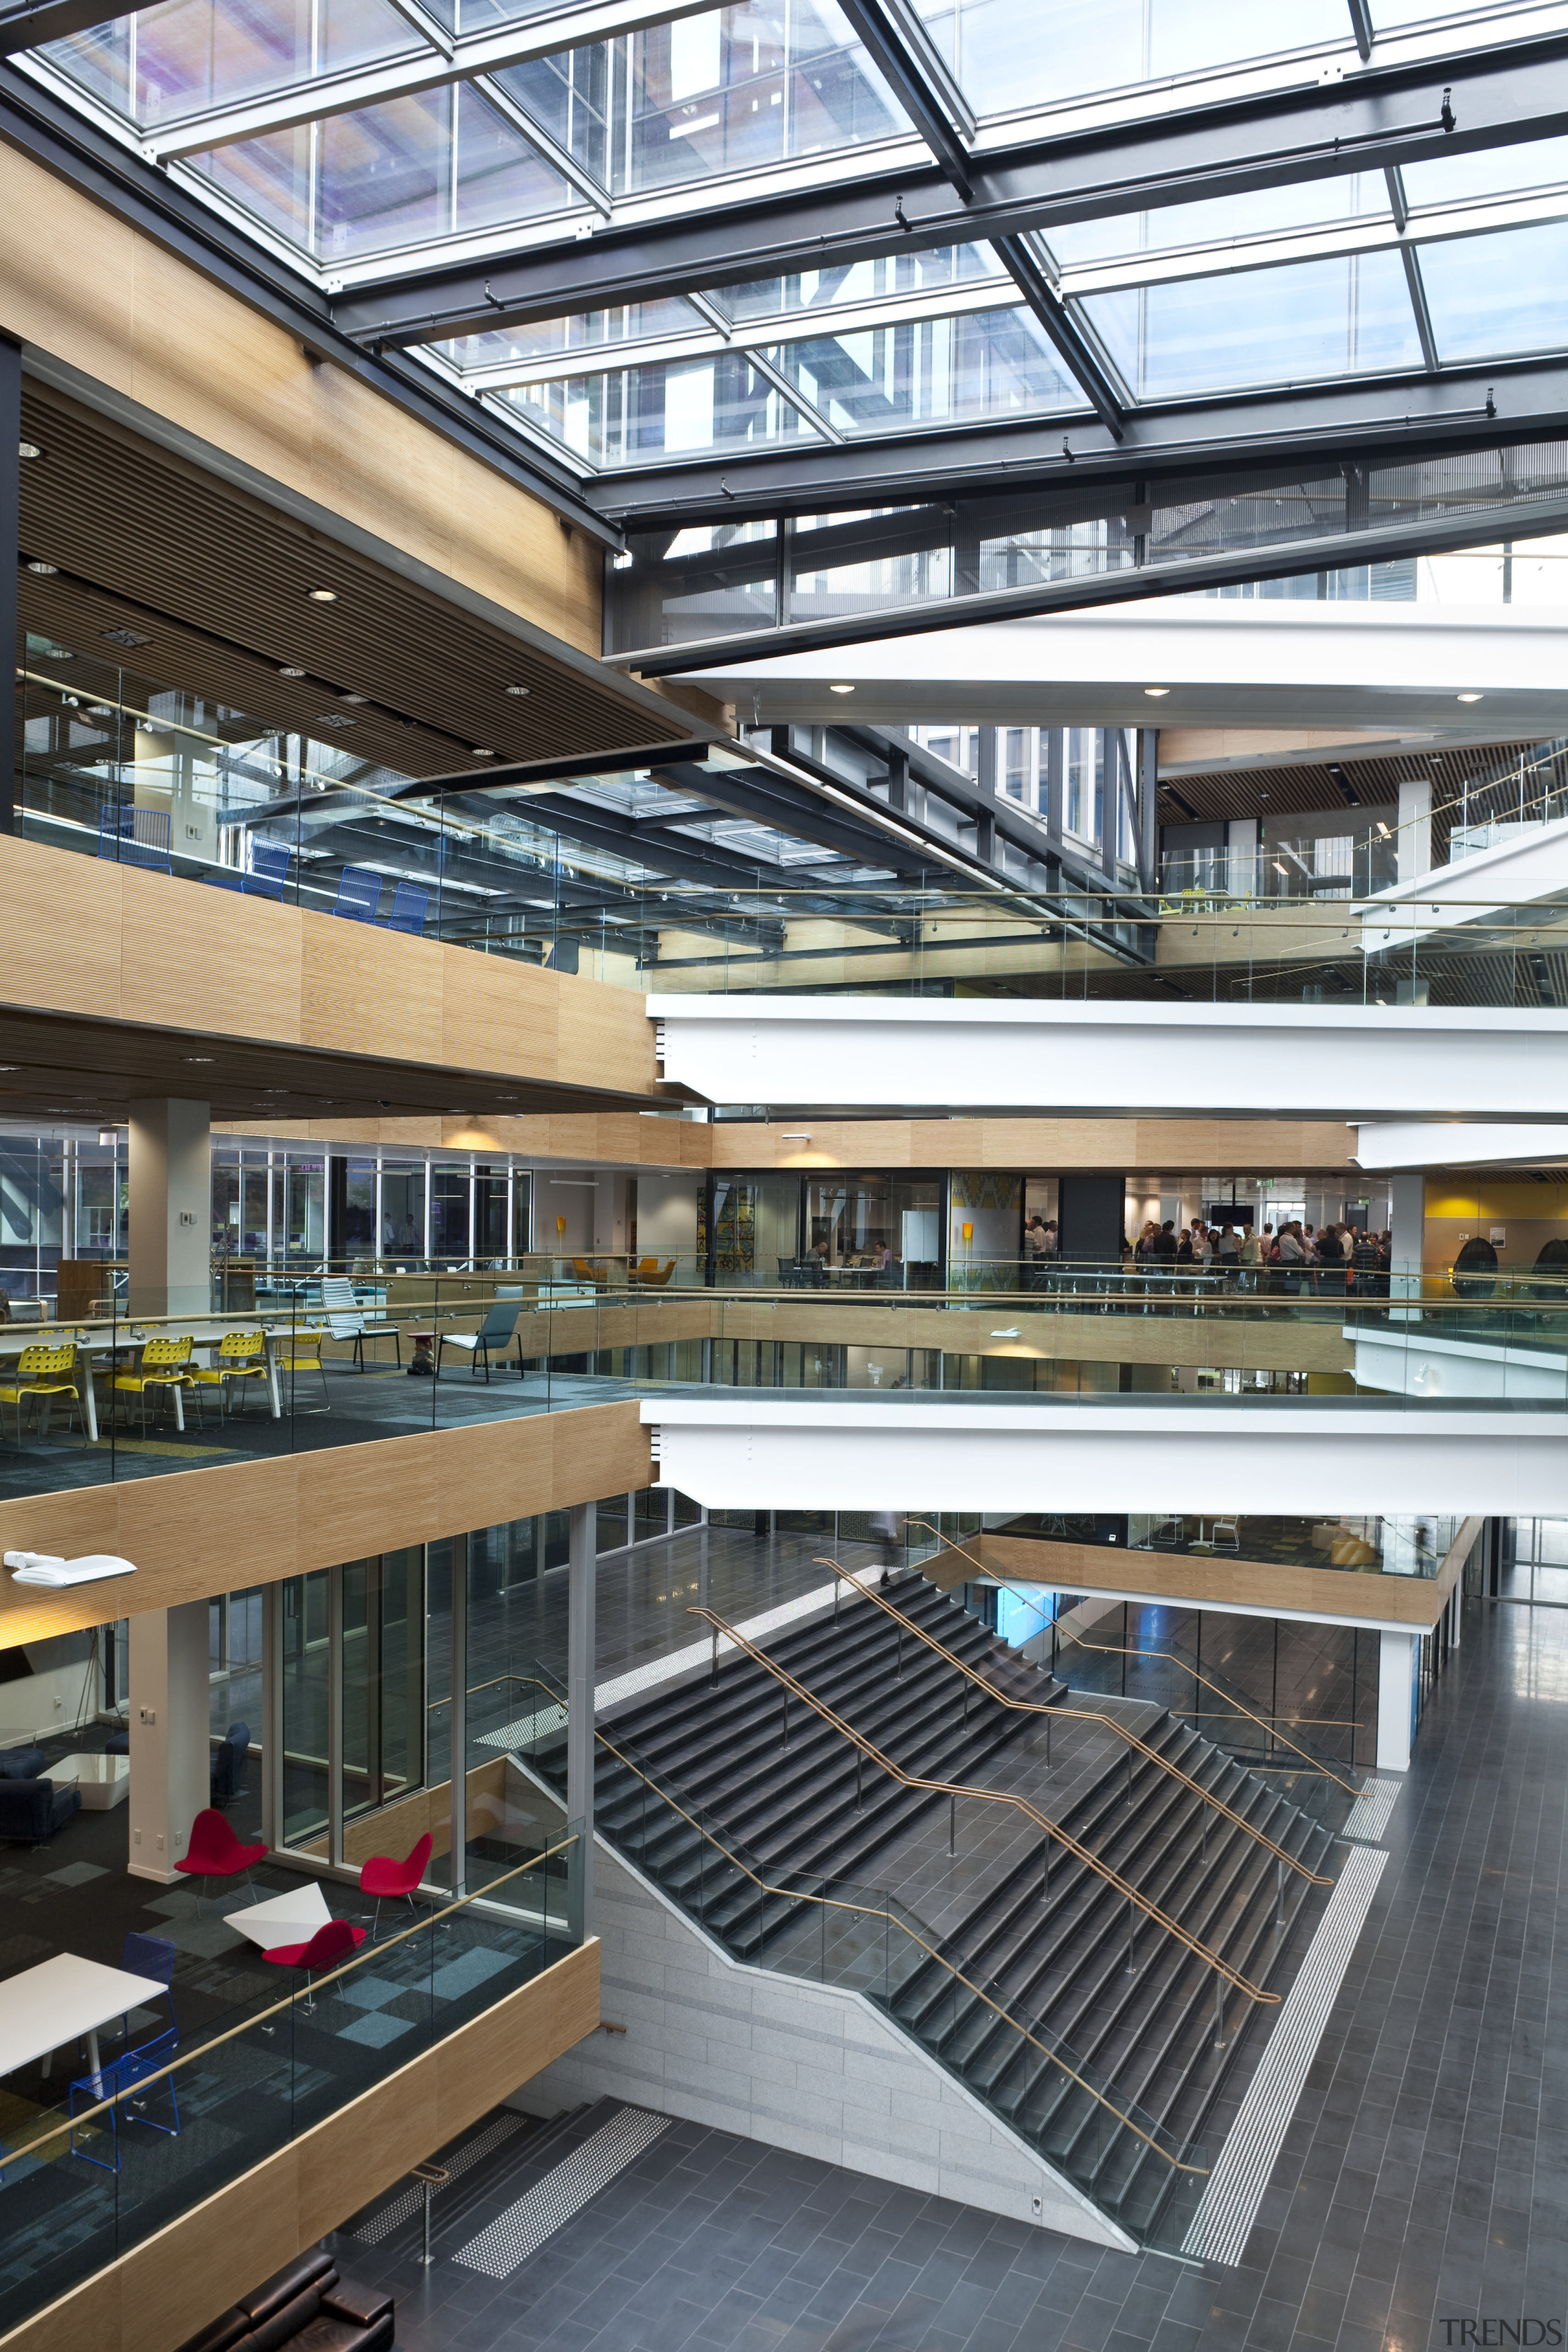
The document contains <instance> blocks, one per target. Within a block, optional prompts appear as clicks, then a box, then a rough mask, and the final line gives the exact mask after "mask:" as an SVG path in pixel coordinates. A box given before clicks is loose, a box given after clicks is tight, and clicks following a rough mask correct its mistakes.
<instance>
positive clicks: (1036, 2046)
mask: <svg viewBox="0 0 1568 2352" xmlns="http://www.w3.org/2000/svg"><path fill="white" fill-rule="evenodd" d="M517 1679H518V1680H527V1679H531V1677H526V1676H519V1677H517ZM537 1687H538V1688H540V1689H542V1690H544V1689H548V1688H549V1685H548V1684H543V1683H541V1684H538V1685H537ZM594 1737H595V1739H596V1740H597V1741H598V1743H599V1745H600V1747H601V1748H607V1749H608V1750H609V1752H610V1754H611V1755H612V1756H613V1757H614V1758H615V1759H616V1763H617V1764H620V1765H623V1766H624V1767H625V1768H626V1770H627V1771H628V1772H630V1773H632V1774H633V1775H634V1776H635V1778H636V1779H637V1780H640V1781H641V1782H642V1784H643V1786H644V1788H645V1789H651V1790H653V1792H654V1795H655V1796H656V1797H657V1798H658V1801H659V1802H660V1804H662V1805H668V1808H669V1810H670V1811H671V1812H672V1813H677V1814H679V1817H680V1819H681V1820H682V1821H683V1822H685V1823H686V1824H687V1826H688V1828H689V1829H692V1830H695V1831H696V1832H697V1834H698V1836H699V1837H700V1838H701V1840H702V1841H703V1843H705V1844H707V1845H710V1846H711V1847H712V1848H713V1851H714V1853H721V1854H722V1855H723V1857H724V1859H725V1861H726V1862H727V1863H729V1864H731V1867H732V1868H733V1869H735V1870H738V1871H739V1872H740V1874H741V1875H742V1878H749V1879H750V1880H751V1882H752V1885H753V1886H754V1887H756V1889H757V1890H758V1892H759V1893H760V1894H763V1895H780V1896H782V1897H783V1898H784V1900H785V1901H787V1902H790V1903H816V1904H819V1905H820V1906H822V1908H823V1909H824V1910H827V1911H847V1912H849V1913H851V1914H852V1915H853V1916H854V1917H856V1918H858V1919H881V1920H883V1921H885V1922H886V1923H887V1924H888V1925H889V1927H897V1928H898V1929H899V1931H900V1934H901V1935H905V1936H907V1937H909V1939H910V1943H911V1944H914V1945H915V1946H917V1947H918V1948H919V1949H920V1950H921V1951H922V1952H923V1953H924V1954H925V1956H926V1958H928V1959H931V1960H934V1961H935V1962H936V1964H937V1966H938V1968H940V1969H946V1970H947V1973H948V1975H949V1976H950V1977H952V1979H953V1981H954V1983H955V1984H961V1985H962V1986H963V1989H964V1990H965V1992H971V1993H973V1995H974V1998H975V2000H978V2001H980V2002H982V2003H983V2004H984V2007H985V2008H987V2009H988V2010H990V2011H991V2013H992V2015H993V2016H994V2017H999V2018H1000V2019H1001V2021H1002V2022H1003V2024H1004V2025H1010V2026H1011V2027H1012V2029H1013V2031H1014V2032H1015V2033H1017V2034H1021V2035H1022V2036H1023V2039H1024V2040H1025V2041H1026V2042H1027V2043H1028V2044H1029V2047H1030V2048H1031V2049H1032V2050H1037V2051H1038V2052H1039V2053H1040V2055H1041V2057H1042V2058H1047V2059H1049V2061H1050V2063H1051V2064H1052V2065H1053V2066H1058V2067H1060V2069H1061V2071H1062V2073H1063V2074H1066V2075H1067V2076H1068V2080H1069V2081H1070V2082H1074V2083H1076V2084H1078V2086H1079V2090H1080V2091H1087V2092H1088V2093H1089V2097H1090V2098H1091V2099H1093V2100H1095V2101H1096V2102H1097V2103H1098V2105H1100V2106H1102V2107H1103V2108H1104V2109H1105V2111H1106V2113H1107V2114H1108V2115H1112V2116H1115V2117H1116V2120H1117V2122H1118V2123H1119V2124H1122V2125H1124V2126H1126V2128H1127V2129H1128V2130H1129V2131H1130V2132H1132V2133H1133V2134H1135V2136H1136V2137H1138V2138H1139V2139H1141V2140H1142V2142H1143V2143H1144V2146H1145V2147H1151V2148H1152V2149H1153V2151H1154V2154H1155V2155H1156V2156H1157V2157H1158V2158H1160V2160H1161V2162H1162V2163H1163V2164H1168V2165H1169V2166H1170V2167H1171V2168H1172V2170H1173V2171H1175V2172H1194V2173H1197V2174H1199V2175H1200V2176H1201V2177H1202V2178H1203V2179H1205V2180H1206V2179H1207V2178H1208V2167H1207V2165H1206V2164H1184V2162H1183V2161H1182V2159H1181V2158H1180V2157H1179V2156H1172V2155H1171V2154H1170V2153H1169V2152H1168V2150H1166V2149H1165V2148H1163V2147H1161V2146H1160V2143H1159V2141H1158V2140H1157V2139H1154V2138H1152V2137H1151V2135H1150V2134H1149V2133H1148V2132H1146V2131H1145V2130H1144V2129H1143V2127H1142V2125H1141V2124H1135V2123H1134V2122H1133V2120H1132V2118H1131V2116H1127V2115H1123V2114H1122V2112H1121V2108H1120V2107H1119V2106H1118V2105H1116V2102H1115V2100H1114V2099H1108V2098H1107V2097H1106V2095H1105V2094H1104V2092H1103V2091H1097V2090H1096V2089H1095V2087H1094V2084H1092V2083H1090V2082H1088V2081H1086V2080H1085V2078H1084V2076H1083V2075H1081V2074H1079V2072H1078V2070H1077V2068H1076V2067H1073V2066H1069V2065H1068V2062H1067V2060H1066V2059H1065V2058H1064V2057H1062V2056H1061V2054H1060V2053H1059V2052H1058V2051H1055V2050H1052V2049H1051V2048H1050V2047H1049V2046H1048V2044H1047V2043H1046V2042H1042V2041H1040V2039H1039V2038H1038V2036H1037V2035H1036V2034H1033V2033H1031V2032H1030V2031H1029V2029H1028V2027H1027V2026H1026V2025H1020V2024H1019V2022H1018V2021H1017V2019H1016V2017H1014V2016H1013V2015H1012V2014H1011V2012H1010V2011H1007V2010H1005V2009H1004V2008H1003V2006H1002V2004H1001V2002H1000V2001H997V2000H993V1999H992V1998H991V1995H990V1994H989V1993H988V1992H986V1991H985V1990H984V1988H983V1987H982V1986H980V1985H977V1984H975V1983H973V1980H972V1979H970V1978H968V1977H966V1976H965V1975H964V1973H963V1969H960V1968H955V1967H954V1966H953V1963H952V1961H951V1960H950V1959H949V1958H948V1957H947V1955H946V1954H945V1952H940V1951H938V1949H937V1948H936V1946H935V1945H934V1944H930V1943H928V1942H927V1941H926V1938H925V1937H923V1936H922V1935H921V1934H919V1933H918V1932H917V1930H916V1929H915V1928H913V1927H910V1924H909V1921H908V1920H907V1919H900V1917H899V1916H898V1915H897V1914H896V1913H895V1912H893V1911H890V1910H888V1909H886V1908H885V1907H883V1906H875V1905H872V1904H869V1903H851V1902H850V1901H848V1900H847V1897H846V1896H844V1895H812V1894H809V1893H807V1892H806V1890H805V1888H804V1887H798V1886H774V1885H772V1884H771V1882H770V1881H769V1880H767V1879H765V1878H759V1877H758V1875H757V1874H756V1872H755V1871H754V1870H753V1869H752V1867H751V1864H749V1863H746V1862H742V1859H741V1857H740V1855H739V1854H738V1853H731V1851H730V1849H729V1847H728V1846H727V1845H725V1844H724V1843H723V1842H722V1841H721V1839H719V1838H717V1837H715V1836H714V1834H713V1832H712V1831H711V1830H710V1828H709V1826H708V1824H707V1823H706V1822H700V1821H699V1820H698V1819H697V1817H696V1815H695V1814H694V1813H689V1812H688V1811H687V1810H686V1808H685V1806H684V1805H683V1804H681V1803H680V1802H679V1800H678V1799H677V1798H676V1797H674V1796H672V1795H671V1794H670V1792H669V1790H668V1789H664V1788H661V1787H660V1786H659V1784H658V1781H657V1780H652V1779H650V1778H649V1776H648V1774H647V1773H646V1772H645V1771H644V1770H643V1769H642V1767H641V1766H640V1765H638V1764H636V1763H634V1762H633V1760H632V1759H631V1758H630V1757H629V1756H628V1755H627V1754H626V1751H625V1749H624V1748H617V1747H616V1743H615V1741H614V1740H613V1739H612V1738H610V1737H609V1736H608V1734H607V1733H606V1732H603V1731H601V1730H600V1729H599V1728H598V1727H597V1725H595V1730H594Z"/></svg>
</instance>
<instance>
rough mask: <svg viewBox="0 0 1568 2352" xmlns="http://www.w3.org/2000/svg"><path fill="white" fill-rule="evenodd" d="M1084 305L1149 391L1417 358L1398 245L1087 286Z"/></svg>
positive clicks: (1138, 384) (1298, 379) (1149, 396)
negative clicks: (1157, 282) (1121, 285)
mask: <svg viewBox="0 0 1568 2352" xmlns="http://www.w3.org/2000/svg"><path fill="white" fill-rule="evenodd" d="M1084 309H1085V310H1086V311H1087V312H1088V314H1089V319H1090V320H1091V322H1092V324H1093V325H1094V327H1095V329H1096V331H1098V333H1099V335H1100V339H1101V341H1103V342H1104V344H1105V346H1106V349H1107V350H1108V351H1109V352H1110V355H1111V357H1112V359H1113V360H1114V361H1115V362H1116V365H1117V367H1118V369H1119V370H1120V371H1121V376H1122V378H1123V380H1124V382H1125V383H1127V384H1128V385H1129V386H1130V387H1131V390H1132V391H1133V393H1134V394H1136V396H1137V397H1138V398H1139V399H1141V400H1170V399H1175V398H1179V397H1180V396H1181V395H1182V394H1187V393H1197V392H1213V391H1232V390H1235V389H1237V388H1238V387H1240V386H1242V385H1246V384H1268V383H1309V382H1311V381H1313V380H1315V379H1318V378H1321V377H1323V376H1332V375H1362V374H1366V373H1370V372H1372V371H1374V370H1378V369H1384V368H1409V367H1419V366H1420V364H1421V345H1420V341H1419V338H1418V336H1417V333H1416V328H1415V317H1414V314H1413V313H1412V310H1411V308H1410V295H1409V289H1408V288H1407V287H1406V285H1405V272H1404V270H1403V268H1402V267H1401V265H1400V261H1399V257H1398V255H1397V254H1394V253H1387V252H1383V253H1368V254H1362V255H1360V256H1348V257H1347V256H1343V255H1335V256H1332V257H1330V258H1328V259H1325V260H1321V261H1302V262H1292V263H1289V264H1287V265H1286V266H1285V267H1283V268H1275V269H1246V270H1233V271H1231V272H1229V273H1228V274H1226V276H1224V277H1219V278H1184V279H1180V280H1178V281H1177V282H1175V283H1174V284H1169V285H1161V286H1146V287H1142V288H1135V289H1128V291H1126V292H1125V293H1117V294H1097V295H1091V296H1089V298H1088V299H1086V301H1085V303H1084Z"/></svg>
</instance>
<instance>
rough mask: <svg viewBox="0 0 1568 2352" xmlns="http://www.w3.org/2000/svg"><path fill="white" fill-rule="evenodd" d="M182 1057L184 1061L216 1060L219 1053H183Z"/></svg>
mask: <svg viewBox="0 0 1568 2352" xmlns="http://www.w3.org/2000/svg"><path fill="white" fill-rule="evenodd" d="M180 1059H181V1060H182V1061H183V1062H216V1060H217V1055H216V1054H182V1055H181V1056H180Z"/></svg>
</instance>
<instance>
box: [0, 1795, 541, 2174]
mask: <svg viewBox="0 0 1568 2352" xmlns="http://www.w3.org/2000/svg"><path fill="white" fill-rule="evenodd" d="M577 1839H578V1832H577V1831H575V1830H574V1831H573V1832H572V1834H571V1836H570V1837H565V1838H563V1839H562V1841H561V1843H560V1844H559V1845H552V1846H548V1847H546V1849H545V1851H544V1852H543V1853H535V1854H531V1855H530V1857H529V1859H528V1860H527V1861H526V1862H520V1863H518V1864H515V1865H514V1867H513V1868H512V1869H510V1870H507V1871H503V1872H502V1873H501V1875H500V1877H499V1878H492V1879H490V1880H489V1882H488V1884H487V1885H483V1886H476V1887H475V1889H474V1891H473V1893H472V1894H471V1895H458V1897H457V1899H456V1901H455V1902H452V1903H447V1904H445V1905H444V1906H442V1908H441V1909H440V1910H439V1911H427V1912H426V1914H425V1916H424V1917H423V1919H416V1921H415V1923H414V1925H413V1926H412V1927H400V1928H399V1929H398V1931H397V1933H396V1935H395V1936H389V1937H387V1939H386V1941H385V1943H384V1944H383V1943H380V1942H377V1943H374V1944H373V1945H372V1946H371V1947H370V1949H369V1950H368V1951H359V1952H355V1954H354V1955H353V1958H352V1959H348V1960H345V1961H344V1962H343V1965H342V1968H341V1969H329V1970H328V1971H327V1973H326V1974H325V1975H324V1976H323V1977H322V1979H321V1984H322V1985H330V1984H335V1983H336V1982H337V1980H338V1979H339V1978H340V1977H346V1976H351V1975H352V1974H353V1970H354V1969H358V1968H363V1966H364V1964H365V1962H366V1961H367V1960H372V1959H376V1958H380V1957H381V1955H382V1954H383V1953H384V1952H389V1951H390V1950H391V1949H392V1947H393V1946H394V1944H402V1943H406V1941H407V1940H408V1937H410V1936H421V1935H424V1934H426V1932H428V1931H429V1930H430V1929H432V1928H433V1927H435V1925H436V1922H437V1920H438V1919H449V1918H450V1917H451V1916H452V1914H453V1912H454V1911H462V1910H464V1909H466V1908H467V1906H468V1905H469V1904H470V1903H482V1902H484V1901H486V1900H487V1899H488V1898H489V1896H490V1895H493V1894H494V1892H495V1890H496V1888H497V1887H498V1886H504V1885H506V1883H507V1881H508V1879H510V1878H521V1875H522V1874H523V1873H524V1872H525V1871H529V1870H537V1869H538V1868H539V1866H540V1864H542V1863H546V1862H553V1861H554V1859H555V1857H556V1855H557V1854H560V1853H566V1852H568V1850H569V1849H570V1848H571V1847H573V1846H574V1845H575V1844H576V1843H577ZM3 1981H4V1979H0V1983H3ZM319 1990H321V1988H320V1986H310V1987H307V1989H306V1990H305V1991H304V1992H303V1993H301V1992H299V1991H294V1992H290V1993H286V1994H285V1995H284V1997H283V1999H282V2000H275V2001H274V2002H273V2003H272V2006H271V2007H270V2008H269V2009H258V2011H257V2012H256V2015H255V2016H254V2017H247V2018H246V2019H245V2021H243V2023H241V2024H239V2025H231V2026H229V2027H227V2028H226V2031H225V2032H222V2033H215V2034H213V2035H212V2036H211V2037H210V2038H209V2039H208V2040H207V2041H205V2042H198V2043H197V2044H196V2047H195V2049H194V2050H187V2051H185V2052H184V2054H183V2055H182V2056H181V2057H178V2058H171V2059H170V2061H169V2063H168V2064H167V2065H166V2066H160V2067H158V2068H157V2070H156V2071H155V2072H154V2073H153V2074H142V2075H141V2076H140V2077H139V2078H138V2079H137V2081H136V2082H134V2083H133V2084H129V2085H128V2086H127V2088H126V2089H125V2090H123V2091H112V2092H110V2095H109V2097H108V2098H107V2099H99V2100H97V2101H96V2102H95V2104H94V2105H92V2106H90V2107H84V2108H83V2109H82V2111H81V2113H80V2115H79V2116H67V2117H66V2119H65V2121H64V2122H63V2123H58V2124H56V2125H55V2126H54V2127H53V2129H52V2130H50V2131H47V2132H40V2134H39V2135H38V2137H37V2139H30V2140H26V2141H25V2142H24V2143H23V2144H22V2146H21V2147H16V2148H11V2149H7V2150H5V2152H4V2154H0V2163H4V2162H6V2161H10V2160H14V2159H15V2158H16V2157H18V2156H32V2155H33V2154H34V2153H35V2152H36V2150H37V2149H38V2148H40V2147H47V2146H48V2144H49V2142H50V2141H51V2140H55V2139H58V2138H59V2137H60V2135H61V2133H62V2132H72V2131H75V2130H76V2129H77V2128H78V2127H79V2126H80V2125H82V2124H86V2123H90V2122H91V2121H92V2118H93V2116H101V2115H103V2114H105V2113H106V2112H107V2110H108V2109H109V2108H110V2107H112V2106H115V2105H118V2104H119V2102H120V2101H121V2099H128V2098H130V2097H131V2096H132V2093H134V2095H136V2096H137V2097H138V2098H140V2097H141V2095H142V2093H143V2092H144V2091H145V2089H146V2087H147V2085H148V2084H149V2083H161V2082H162V2081H163V2077H164V2076H165V2075H166V2074H178V2072H179V2070H180V2068H181V2067H182V2066H193V2065H195V2062H196V2061H197V2059H198V2058H205V2057H206V2055H207V2054H208V2053H209V2052H210V2051H213V2050H218V2049H221V2048H222V2046H223V2044H224V2043H225V2042H232V2041H233V2040H234V2039H235V2037H236V2036H237V2034H241V2033H249V2032H252V2031H253V2030H254V2029H255V2028H256V2027H257V2026H258V2025H260V2024H261V2023H262V2022H263V2021H264V2020H265V2019H267V2018H268V2017H279V2016H281V2015H282V2013H283V2011H285V2010H287V2009H292V2008H293V2006H294V2003H295V2002H296V2001H297V2000H314V1998H315V1995H316V1993H317V1991H319ZM409 1990H410V1991H415V1990H417V1987H416V1986H412V1985H411V1986H410V1987H409ZM112 2063H114V2062H113V2061H112V2059H111V2060H110V2065H112ZM98 2071H99V2073H100V2075H101V2074H105V2073H107V2071H108V2069H107V2068H106V2067H104V2066H101V2065H100V2068H99V2070H98Z"/></svg>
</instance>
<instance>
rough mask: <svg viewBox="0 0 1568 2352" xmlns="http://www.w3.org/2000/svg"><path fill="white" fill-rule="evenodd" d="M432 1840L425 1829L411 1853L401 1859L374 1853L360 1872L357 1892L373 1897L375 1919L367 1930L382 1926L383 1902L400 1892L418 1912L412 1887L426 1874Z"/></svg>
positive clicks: (411, 1908)
mask: <svg viewBox="0 0 1568 2352" xmlns="http://www.w3.org/2000/svg"><path fill="white" fill-rule="evenodd" d="M432 1843H434V1841H433V1840H432V1838H431V1835H430V1832H429V1831H428V1830H426V1832H425V1835H424V1836H423V1837H422V1838H421V1839H420V1841H419V1843H418V1844H417V1845H416V1847H415V1849H414V1851H413V1853H409V1854H405V1856H404V1858H403V1860H402V1861H401V1862H399V1861H398V1860H397V1859H396V1857H395V1855H393V1854H389V1853H373V1854H372V1855H371V1858H370V1860H369V1861H368V1862H367V1863H366V1864H365V1865H364V1867H363V1870H362V1871H361V1872H360V1874H359V1891H360V1893H361V1894H362V1895H374V1897H375V1919H374V1924H373V1926H372V1927H371V1931H370V1932H371V1934H372V1936H373V1937H374V1935H375V1934H376V1933H377V1931H378V1929H379V1928H380V1926H381V1906H382V1905H383V1904H384V1903H392V1902H395V1900H396V1899H397V1897H398V1896H399V1895H402V1896H404V1897H405V1900H406V1902H407V1905H408V1907H409V1909H410V1910H411V1911H413V1912H415V1914H416V1916H417V1906H416V1903H415V1900H414V1890H415V1888H416V1886H417V1885H419V1883H420V1881H421V1880H422V1879H423V1877H424V1875H425V1865H426V1863H427V1862H428V1861H429V1859H430V1849H431V1845H432Z"/></svg>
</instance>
